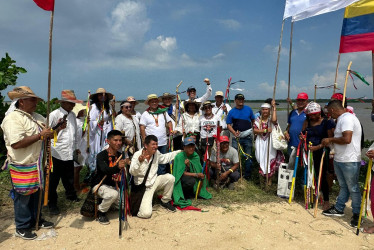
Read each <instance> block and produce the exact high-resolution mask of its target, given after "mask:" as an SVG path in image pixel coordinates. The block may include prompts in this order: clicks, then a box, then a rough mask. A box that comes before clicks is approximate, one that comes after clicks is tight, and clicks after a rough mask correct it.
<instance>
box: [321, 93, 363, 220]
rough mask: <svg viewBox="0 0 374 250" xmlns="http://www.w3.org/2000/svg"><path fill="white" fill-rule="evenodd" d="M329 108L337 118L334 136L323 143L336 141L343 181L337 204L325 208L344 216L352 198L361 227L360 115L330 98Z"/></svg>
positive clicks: (327, 212)
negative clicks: (346, 206)
mask: <svg viewBox="0 0 374 250" xmlns="http://www.w3.org/2000/svg"><path fill="white" fill-rule="evenodd" d="M327 110H328V112H329V113H330V114H331V117H332V118H334V119H337V123H336V128H335V131H334V137H333V138H325V139H323V140H322V143H321V144H322V145H323V146H327V145H329V144H333V145H334V150H335V155H334V170H335V174H336V176H337V178H338V181H339V186H340V192H339V196H338V197H337V199H336V204H335V205H334V206H332V207H331V208H330V209H327V210H325V211H323V214H324V215H326V216H344V208H345V203H346V202H347V201H348V199H349V196H351V198H352V212H353V216H352V219H351V226H352V227H357V224H358V218H359V213H360V206H361V193H360V187H359V185H358V176H359V172H360V163H361V133H362V129H361V125H360V122H359V120H358V119H357V117H356V116H355V115H353V114H351V113H349V112H345V109H344V107H343V106H342V102H341V101H339V100H333V101H330V102H329V103H328V105H327Z"/></svg>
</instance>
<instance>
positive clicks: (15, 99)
mask: <svg viewBox="0 0 374 250" xmlns="http://www.w3.org/2000/svg"><path fill="white" fill-rule="evenodd" d="M18 100H19V98H14V99H13V100H12V103H11V104H10V106H9V108H8V110H7V111H6V112H5V116H7V115H9V114H10V113H12V112H13V111H14V110H15V109H16V103H17V101H18Z"/></svg>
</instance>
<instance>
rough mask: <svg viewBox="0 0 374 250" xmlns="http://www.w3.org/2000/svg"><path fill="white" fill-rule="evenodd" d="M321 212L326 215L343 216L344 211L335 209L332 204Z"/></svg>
mask: <svg viewBox="0 0 374 250" xmlns="http://www.w3.org/2000/svg"><path fill="white" fill-rule="evenodd" d="M322 214H323V215H326V216H337V217H342V216H344V212H341V211H339V210H337V209H336V208H335V206H332V207H330V208H329V209H327V210H325V211H323V212H322Z"/></svg>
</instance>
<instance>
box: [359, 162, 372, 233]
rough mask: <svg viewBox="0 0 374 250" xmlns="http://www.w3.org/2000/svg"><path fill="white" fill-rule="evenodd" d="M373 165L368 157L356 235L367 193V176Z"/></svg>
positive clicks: (368, 176)
mask: <svg viewBox="0 0 374 250" xmlns="http://www.w3.org/2000/svg"><path fill="white" fill-rule="evenodd" d="M372 166H373V160H372V159H370V160H369V164H368V169H367V172H366V178H365V186H364V193H363V195H362V200H361V207H360V215H359V217H358V225H357V230H356V235H358V234H359V233H360V226H361V218H362V210H363V208H364V204H365V200H366V195H368V194H369V193H368V192H367V187H368V185H370V184H369V178H370V172H371V167H372Z"/></svg>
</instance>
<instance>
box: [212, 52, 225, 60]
mask: <svg viewBox="0 0 374 250" xmlns="http://www.w3.org/2000/svg"><path fill="white" fill-rule="evenodd" d="M223 57H225V54H223V53H218V54H217V55H214V56H213V57H212V58H213V59H221V58H223Z"/></svg>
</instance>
